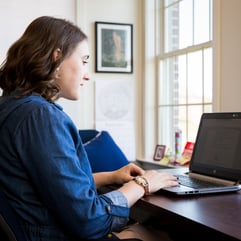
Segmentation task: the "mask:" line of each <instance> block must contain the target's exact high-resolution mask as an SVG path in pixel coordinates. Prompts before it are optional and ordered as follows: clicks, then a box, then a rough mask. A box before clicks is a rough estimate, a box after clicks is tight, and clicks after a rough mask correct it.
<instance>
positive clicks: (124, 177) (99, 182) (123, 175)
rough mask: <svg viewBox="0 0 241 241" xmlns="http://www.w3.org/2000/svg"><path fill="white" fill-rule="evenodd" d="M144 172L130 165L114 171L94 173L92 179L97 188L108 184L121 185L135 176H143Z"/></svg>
mask: <svg viewBox="0 0 241 241" xmlns="http://www.w3.org/2000/svg"><path fill="white" fill-rule="evenodd" d="M144 172H145V171H144V170H143V169H141V168H140V167H138V166H137V165H135V164H133V163H130V164H128V165H126V166H124V167H122V168H120V169H118V170H116V171H112V172H99V173H94V174H93V177H94V180H95V185H96V187H97V188H100V187H103V186H105V185H109V184H123V183H126V182H128V181H130V180H132V179H133V178H134V177H135V176H137V175H143V174H144Z"/></svg>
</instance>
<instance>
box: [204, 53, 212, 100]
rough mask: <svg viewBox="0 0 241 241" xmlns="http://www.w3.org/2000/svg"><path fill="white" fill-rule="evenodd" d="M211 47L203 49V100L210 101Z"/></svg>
mask: <svg viewBox="0 0 241 241" xmlns="http://www.w3.org/2000/svg"><path fill="white" fill-rule="evenodd" d="M212 54H213V53H212V49H211V48H208V49H205V50H204V61H203V62H204V71H203V72H204V102H208V103H211V102H212V96H213V81H212V79H213V78H212V76H213V64H212V63H213V61H212Z"/></svg>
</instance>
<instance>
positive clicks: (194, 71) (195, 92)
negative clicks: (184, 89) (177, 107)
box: [187, 51, 203, 104]
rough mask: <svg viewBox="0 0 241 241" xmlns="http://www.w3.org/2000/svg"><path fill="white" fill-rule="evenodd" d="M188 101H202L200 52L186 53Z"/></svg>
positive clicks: (190, 102) (191, 102)
mask: <svg viewBox="0 0 241 241" xmlns="http://www.w3.org/2000/svg"><path fill="white" fill-rule="evenodd" d="M187 68H188V77H187V78H188V80H187V81H188V103H189V104H194V103H202V97H203V94H202V93H203V81H202V52H201V51H197V52H193V53H190V54H188V67H187Z"/></svg>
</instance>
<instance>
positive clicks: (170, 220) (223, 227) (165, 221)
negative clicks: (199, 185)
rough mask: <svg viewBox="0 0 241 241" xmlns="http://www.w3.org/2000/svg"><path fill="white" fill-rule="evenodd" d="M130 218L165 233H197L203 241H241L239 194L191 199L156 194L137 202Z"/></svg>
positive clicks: (240, 203) (240, 204) (240, 197)
mask: <svg viewBox="0 0 241 241" xmlns="http://www.w3.org/2000/svg"><path fill="white" fill-rule="evenodd" d="M131 216H132V217H133V218H134V219H135V220H139V221H140V222H147V221H148V222H150V221H151V222H156V224H159V225H164V226H168V227H169V230H170V227H172V225H173V230H175V229H177V232H180V231H181V232H182V233H183V234H184V235H185V234H186V235H188V234H189V233H190V232H193V233H196V234H197V233H200V234H202V235H203V236H202V238H204V237H205V239H203V240H225V241H228V240H241V192H238V193H232V194H231V193H229V194H215V195H213V194H212V195H210V194H209V195H205V196H192V197H176V196H175V197H174V196H170V195H169V194H168V195H167V194H166V193H165V194H162V193H160V194H159V193H158V194H154V195H150V196H147V197H144V198H142V199H141V200H140V201H138V202H137V203H136V205H135V206H134V207H133V208H132V211H131ZM209 235H212V239H208V236H209ZM209 237H210V236H209Z"/></svg>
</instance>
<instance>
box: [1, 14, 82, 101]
mask: <svg viewBox="0 0 241 241" xmlns="http://www.w3.org/2000/svg"><path fill="white" fill-rule="evenodd" d="M85 39H87V36H86V35H85V34H84V33H83V32H82V31H81V30H80V28H79V27H78V26H76V25H74V24H73V23H71V22H69V21H67V20H64V19H59V18H53V17H49V16H42V17H39V18H37V19H35V20H34V21H33V22H32V23H30V25H29V26H28V27H27V29H26V30H25V32H24V33H23V35H22V36H21V37H20V38H19V39H18V40H17V41H16V42H15V43H14V44H13V45H12V46H11V47H10V48H9V50H8V52H7V57H6V59H5V61H4V62H3V64H2V65H1V67H0V87H1V88H2V89H3V95H4V96H6V95H9V94H10V93H11V92H13V91H17V92H18V93H20V94H21V95H31V94H33V93H36V94H39V95H41V96H42V97H43V98H45V99H46V100H48V101H54V100H56V99H58V98H59V93H60V88H59V87H58V86H57V85H56V83H55V81H54V78H55V71H56V69H57V67H58V66H59V65H60V63H61V62H62V61H63V60H64V59H65V58H66V57H68V56H70V55H71V54H72V53H73V51H74V49H75V48H76V46H77V45H78V44H79V43H80V42H81V41H83V40H85ZM58 48H59V49H60V50H61V57H60V58H59V59H58V60H57V61H54V59H53V53H54V51H55V50H56V49H58Z"/></svg>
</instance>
